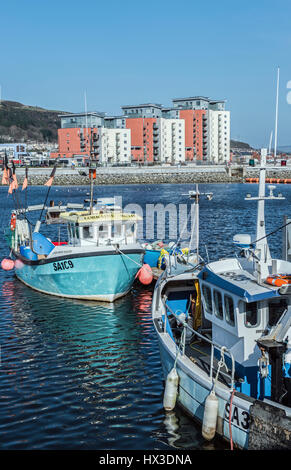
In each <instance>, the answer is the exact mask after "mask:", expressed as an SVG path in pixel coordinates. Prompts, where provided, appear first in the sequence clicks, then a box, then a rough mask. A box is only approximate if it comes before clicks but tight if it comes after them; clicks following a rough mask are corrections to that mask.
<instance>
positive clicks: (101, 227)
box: [62, 210, 139, 246]
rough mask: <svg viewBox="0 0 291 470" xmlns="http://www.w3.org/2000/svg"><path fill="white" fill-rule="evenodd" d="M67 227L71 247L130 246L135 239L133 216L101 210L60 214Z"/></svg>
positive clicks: (134, 219)
mask: <svg viewBox="0 0 291 470" xmlns="http://www.w3.org/2000/svg"><path fill="white" fill-rule="evenodd" d="M62 219H63V222H66V223H67V227H68V244H69V245H73V246H93V245H95V246H96V245H97V246H102V245H110V244H112V243H113V244H115V243H117V244H126V245H127V244H132V243H135V242H136V239H137V222H138V220H139V217H138V216H136V215H135V214H129V213H124V212H121V211H116V210H115V211H108V212H103V211H102V210H98V211H94V212H93V214H90V212H88V211H78V212H67V213H65V214H62Z"/></svg>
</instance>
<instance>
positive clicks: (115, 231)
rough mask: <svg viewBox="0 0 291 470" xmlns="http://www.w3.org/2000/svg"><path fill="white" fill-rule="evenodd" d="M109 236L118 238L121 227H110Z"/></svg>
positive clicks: (115, 225)
mask: <svg viewBox="0 0 291 470" xmlns="http://www.w3.org/2000/svg"><path fill="white" fill-rule="evenodd" d="M111 235H112V236H113V237H114V236H115V237H120V235H121V225H120V224H113V225H112V226H111Z"/></svg>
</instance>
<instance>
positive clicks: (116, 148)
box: [99, 127, 131, 164]
mask: <svg viewBox="0 0 291 470" xmlns="http://www.w3.org/2000/svg"><path fill="white" fill-rule="evenodd" d="M99 135H100V159H99V161H100V163H103V164H119V163H129V164H130V162H131V137H130V129H121V128H118V129H112V128H106V127H101V128H100V129H99Z"/></svg>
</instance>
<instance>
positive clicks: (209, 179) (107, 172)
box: [16, 165, 291, 186]
mask: <svg viewBox="0 0 291 470" xmlns="http://www.w3.org/2000/svg"><path fill="white" fill-rule="evenodd" d="M51 170H52V169H51V168H29V171H28V184H29V185H32V186H38V185H40V186H41V185H43V184H44V183H45V182H46V181H47V180H48V178H49V176H50V173H51ZM24 172H25V170H24V168H17V169H16V176H17V180H18V183H19V184H22V182H23V179H24ZM258 177H259V169H258V168H252V167H242V166H241V167H239V166H230V167H226V166H210V165H209V166H194V165H193V166H187V167H180V168H178V167H154V168H152V167H151V168H135V167H122V168H118V167H107V168H97V169H96V180H95V184H101V185H115V184H169V183H181V184H183V183H243V182H248V181H247V180H248V179H249V178H253V179H254V178H258ZM266 177H267V178H277V179H280V180H288V179H289V180H290V182H291V168H290V169H289V168H286V167H284V168H282V167H277V168H276V167H270V168H268V169H267V171H266ZM89 182H90V181H89V177H88V169H87V168H75V169H71V168H58V169H57V171H56V174H55V177H54V185H55V186H82V185H88V184H89Z"/></svg>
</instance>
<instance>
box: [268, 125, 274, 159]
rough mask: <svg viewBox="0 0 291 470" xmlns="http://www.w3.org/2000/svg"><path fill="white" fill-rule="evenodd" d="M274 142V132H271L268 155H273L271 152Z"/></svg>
mask: <svg viewBox="0 0 291 470" xmlns="http://www.w3.org/2000/svg"><path fill="white" fill-rule="evenodd" d="M272 140H273V131H271V135H270V141H269V151H268V155H271V150H272Z"/></svg>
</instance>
